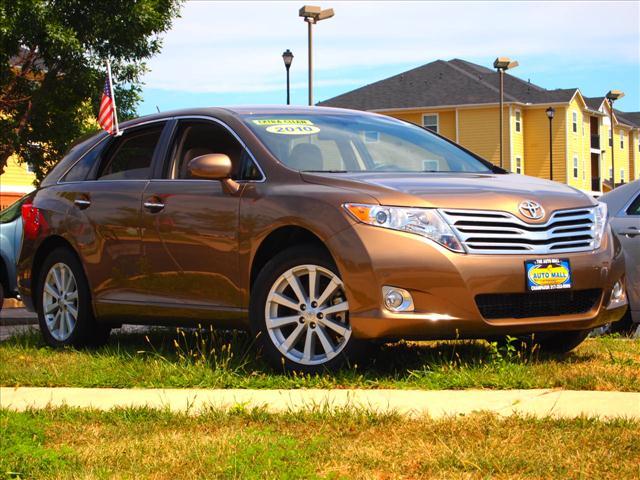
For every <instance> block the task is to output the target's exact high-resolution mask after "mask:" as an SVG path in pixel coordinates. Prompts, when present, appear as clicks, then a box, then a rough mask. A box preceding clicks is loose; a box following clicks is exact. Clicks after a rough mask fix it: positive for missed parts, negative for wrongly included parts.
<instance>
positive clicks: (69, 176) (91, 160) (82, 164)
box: [61, 142, 109, 182]
mask: <svg viewBox="0 0 640 480" xmlns="http://www.w3.org/2000/svg"><path fill="white" fill-rule="evenodd" d="M108 143H109V142H100V143H99V144H98V145H96V146H95V147H93V148H92V149H91V150H90V151H89V152H87V153H86V154H85V155H84V157H82V158H81V159H80V161H79V162H78V163H76V164H75V165H74V166H73V167H71V170H69V171H68V172H67V173H66V174H65V176H64V177H62V180H61V181H62V182H81V181H83V180H86V179H87V176H88V175H89V172H90V171H91V169H92V168H93V167H94V165H95V163H96V162H97V161H98V158H99V157H100V154H101V153H102V152H103V151H104V147H105V146H106V145H107V144H108Z"/></svg>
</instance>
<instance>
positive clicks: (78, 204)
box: [73, 197, 91, 210]
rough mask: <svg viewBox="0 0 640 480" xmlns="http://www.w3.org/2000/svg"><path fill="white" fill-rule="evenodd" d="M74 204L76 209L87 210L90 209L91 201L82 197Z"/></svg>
mask: <svg viewBox="0 0 640 480" xmlns="http://www.w3.org/2000/svg"><path fill="white" fill-rule="evenodd" d="M73 203H74V204H75V206H76V207H78V208H79V209H80V210H84V209H85V208H88V207H89V205H91V200H89V198H88V197H80V198H76V199H75V200H74V201H73Z"/></svg>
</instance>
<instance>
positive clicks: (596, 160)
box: [591, 153, 600, 192]
mask: <svg viewBox="0 0 640 480" xmlns="http://www.w3.org/2000/svg"><path fill="white" fill-rule="evenodd" d="M591 190H593V191H594V192H599V191H600V155H599V154H597V153H592V154H591Z"/></svg>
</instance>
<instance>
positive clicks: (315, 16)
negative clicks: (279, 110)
mask: <svg viewBox="0 0 640 480" xmlns="http://www.w3.org/2000/svg"><path fill="white" fill-rule="evenodd" d="M333 15H334V13H333V8H327V9H325V10H322V8H320V7H315V6H313V5H305V6H304V7H302V8H301V9H300V10H299V11H298V16H300V17H302V18H304V21H305V22H307V26H308V37H309V40H308V46H309V105H313V28H312V27H313V25H315V24H316V23H318V22H319V21H320V20H326V19H327V18H331V17H333Z"/></svg>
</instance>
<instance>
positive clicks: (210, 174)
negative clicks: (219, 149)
mask: <svg viewBox="0 0 640 480" xmlns="http://www.w3.org/2000/svg"><path fill="white" fill-rule="evenodd" d="M231 168H232V167H231V159H230V158H229V157H228V156H227V155H225V154H224V153H210V154H208V155H200V156H199V157H196V158H194V159H192V160H190V161H189V163H188V164H187V170H188V172H189V174H190V175H191V176H192V177H194V178H207V179H210V180H225V179H227V178H229V177H231Z"/></svg>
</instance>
